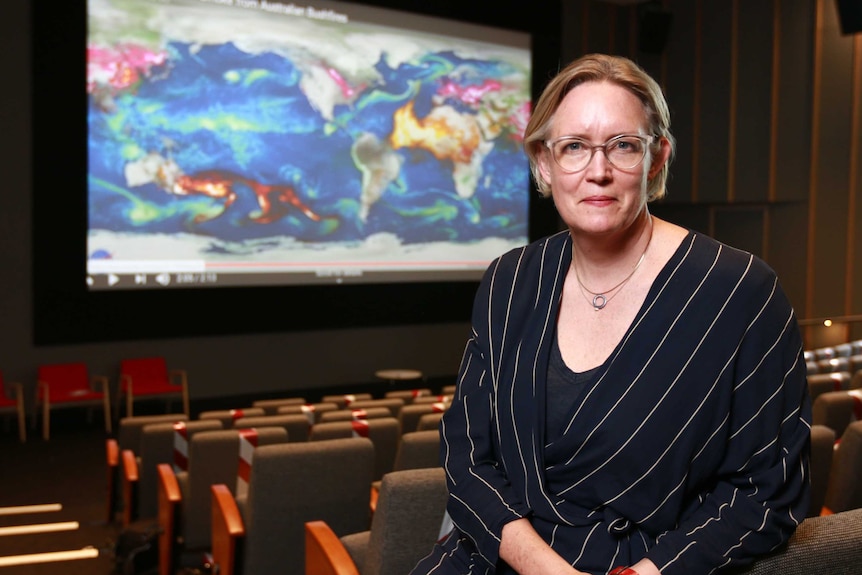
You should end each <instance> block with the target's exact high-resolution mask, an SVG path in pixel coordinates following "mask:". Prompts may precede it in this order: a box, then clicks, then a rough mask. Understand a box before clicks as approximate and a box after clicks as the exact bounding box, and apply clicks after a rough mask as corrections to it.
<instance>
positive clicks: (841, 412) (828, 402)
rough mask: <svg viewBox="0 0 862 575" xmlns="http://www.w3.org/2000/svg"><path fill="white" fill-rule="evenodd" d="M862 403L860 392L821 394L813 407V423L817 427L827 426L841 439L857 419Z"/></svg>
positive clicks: (829, 392) (828, 392)
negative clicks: (861, 403)
mask: <svg viewBox="0 0 862 575" xmlns="http://www.w3.org/2000/svg"><path fill="white" fill-rule="evenodd" d="M860 402H862V393H860V392H859V390H850V391H827V392H826V393H822V394H820V395H819V396H818V397H817V399H815V400H814V403H813V404H812V406H811V421H812V423H814V424H815V425H825V426H826V427H829V428H830V429H832V430H833V431H835V437H836V439H837V438H840V437H841V436H842V435H843V434H844V430H845V429H847V426H848V425H850V423H851V422H852V421H854V420H855V419H856V412H857V410H859V408H860Z"/></svg>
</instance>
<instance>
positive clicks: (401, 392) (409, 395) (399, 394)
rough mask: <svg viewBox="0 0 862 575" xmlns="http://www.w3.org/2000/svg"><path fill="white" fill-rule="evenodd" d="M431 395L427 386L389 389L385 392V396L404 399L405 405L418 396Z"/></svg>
mask: <svg viewBox="0 0 862 575" xmlns="http://www.w3.org/2000/svg"><path fill="white" fill-rule="evenodd" d="M429 395H431V390H430V389H428V388H427V387H419V388H416V389H398V390H393V391H387V392H386V393H384V394H383V397H384V398H387V399H391V398H393V397H395V398H400V399H403V400H404V405H410V404H411V403H413V402H414V401H415V400H416V398H417V397H427V396H429Z"/></svg>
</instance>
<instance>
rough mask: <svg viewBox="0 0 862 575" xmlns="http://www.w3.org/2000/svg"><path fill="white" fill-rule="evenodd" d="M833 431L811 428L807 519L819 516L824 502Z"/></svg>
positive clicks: (832, 445) (823, 426)
mask: <svg viewBox="0 0 862 575" xmlns="http://www.w3.org/2000/svg"><path fill="white" fill-rule="evenodd" d="M834 446H835V431H834V430H832V429H830V428H828V427H826V426H825V425H812V426H811V463H810V468H811V503H810V504H809V506H808V515H807V517H816V516H818V515H820V512H821V510H822V509H823V504H824V502H825V501H826V488H827V487H828V486H829V474H830V471H831V469H832V453H833V452H834V451H835V449H834Z"/></svg>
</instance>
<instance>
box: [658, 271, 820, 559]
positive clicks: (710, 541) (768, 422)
mask: <svg viewBox="0 0 862 575" xmlns="http://www.w3.org/2000/svg"><path fill="white" fill-rule="evenodd" d="M773 280H774V277H773ZM764 283H765V282H764ZM764 294H765V295H764ZM761 297H762V298H763V299H761ZM758 300H760V301H763V303H762V304H761V305H760V306H758V307H757V308H756V309H755V312H756V315H755V316H754V319H753V320H752V321H751V323H750V325H749V326H748V328H747V330H746V333H745V336H744V337H743V338H742V341H741V342H740V344H739V347H738V352H737V354H736V356H735V359H734V361H733V365H732V367H730V369H732V370H733V382H732V384H733V396H732V400H731V408H730V413H728V416H727V423H726V429H725V430H724V433H723V434H722V435H720V436H717V438H716V440H715V441H713V442H712V443H709V444H707V445H706V446H705V448H704V449H706V450H711V449H720V450H721V451H722V454H723V455H722V457H723V459H722V463H721V464H720V466H719V468H718V469H717V470H716V471H715V473H714V478H713V480H712V483H711V484H710V485H708V486H704V491H703V492H702V493H701V494H700V496H699V499H698V500H696V505H692V506H691V507H690V508H689V509H688V510H686V511H685V512H684V514H683V517H681V518H680V523H679V525H678V526H677V527H676V528H675V529H673V530H671V531H669V532H667V533H665V534H663V535H661V536H660V537H659V539H658V543H657V544H656V545H655V546H654V547H653V548H652V549H651V550H650V551H649V552H648V553H647V558H648V559H650V560H651V561H652V562H653V563H654V564H655V565H656V566H657V567H658V569H659V570H660V571H661V573H662V574H663V575H675V574H677V573H680V574H689V573H709V572H711V571H712V570H714V569H716V568H720V567H723V566H726V565H743V564H746V563H749V562H750V561H751V560H752V559H753V558H754V557H756V556H759V555H762V554H765V553H768V552H769V551H771V550H773V549H774V548H776V547H778V546H780V545H781V544H782V543H783V542H784V541H786V540H787V539H788V538H789V537H790V535H791V534H792V533H793V531H794V530H795V528H796V526H797V525H798V524H799V523H800V522H801V521H802V520H803V519H804V518H805V514H806V511H807V507H808V499H809V495H808V491H809V472H808V457H809V443H810V421H811V405H810V400H809V398H808V395H807V385H806V376H805V363H804V361H803V359H802V344H801V337H800V336H799V331H798V327H797V323H796V317H795V315H794V314H793V310H792V308H791V307H790V305H789V303H788V302H787V301H786V299H785V298H784V295H783V293H781V290H780V288H779V287H778V285H777V282H774V283H771V284H770V285H767V286H765V287H764V289H763V290H759V293H755V294H752V301H758Z"/></svg>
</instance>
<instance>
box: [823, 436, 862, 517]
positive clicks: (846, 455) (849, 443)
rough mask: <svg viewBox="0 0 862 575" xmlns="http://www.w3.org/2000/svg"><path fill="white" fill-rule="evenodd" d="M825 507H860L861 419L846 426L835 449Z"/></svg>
mask: <svg viewBox="0 0 862 575" xmlns="http://www.w3.org/2000/svg"><path fill="white" fill-rule="evenodd" d="M825 504H826V507H828V508H829V509H830V510H832V511H834V512H838V511H847V510H849V509H858V508H862V421H854V422H853V423H851V424H850V425H848V426H847V429H846V430H844V434H843V435H842V436H841V441H840V442H839V443H838V447H837V448H836V450H835V455H834V459H833V461H832V471H831V472H830V474H829V487H828V489H827V490H826V502H825Z"/></svg>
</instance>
